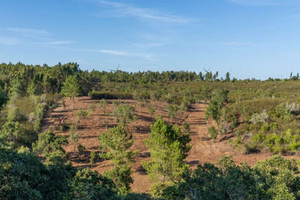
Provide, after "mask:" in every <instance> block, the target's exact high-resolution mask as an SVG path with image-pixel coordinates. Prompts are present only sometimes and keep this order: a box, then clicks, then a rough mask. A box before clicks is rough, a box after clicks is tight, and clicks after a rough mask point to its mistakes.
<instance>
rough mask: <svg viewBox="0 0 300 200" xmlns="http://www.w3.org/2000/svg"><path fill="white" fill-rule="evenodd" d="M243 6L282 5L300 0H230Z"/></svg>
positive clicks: (296, 2) (297, 2) (292, 3)
mask: <svg viewBox="0 0 300 200" xmlns="http://www.w3.org/2000/svg"><path fill="white" fill-rule="evenodd" d="M229 1H230V2H232V3H236V4H240V5H243V6H280V5H294V4H298V5H299V4H300V2H299V0H229Z"/></svg>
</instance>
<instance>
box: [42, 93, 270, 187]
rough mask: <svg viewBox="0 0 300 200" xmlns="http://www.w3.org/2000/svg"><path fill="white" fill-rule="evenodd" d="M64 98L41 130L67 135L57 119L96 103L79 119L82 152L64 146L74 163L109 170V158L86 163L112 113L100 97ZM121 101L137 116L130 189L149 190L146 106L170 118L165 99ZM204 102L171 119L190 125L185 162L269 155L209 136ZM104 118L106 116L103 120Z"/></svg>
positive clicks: (249, 159) (133, 128) (72, 119)
mask: <svg viewBox="0 0 300 200" xmlns="http://www.w3.org/2000/svg"><path fill="white" fill-rule="evenodd" d="M65 100H66V108H65V109H64V110H63V108H62V107H61V104H60V105H59V107H58V108H56V109H55V110H54V111H53V112H51V113H47V116H46V118H45V120H44V124H45V126H44V130H46V129H47V128H49V127H50V126H52V127H53V130H54V131H55V133H56V134H60V135H65V136H69V134H70V133H69V131H66V132H59V131H58V130H55V128H56V127H57V126H58V123H59V122H58V121H59V120H58V118H60V117H65V123H67V124H68V125H71V124H74V123H75V120H76V112H77V111H78V110H79V109H83V110H87V109H88V107H89V106H90V105H91V104H92V103H95V105H96V109H95V111H94V112H93V114H92V116H91V117H90V118H89V119H82V120H81V121H80V126H81V128H80V129H78V130H77V133H78V134H79V136H80V138H79V143H80V144H82V145H83V146H85V147H86V151H85V154H84V155H82V156H80V157H79V156H78V153H77V152H75V153H74V146H73V145H71V144H70V145H68V146H66V147H65V150H66V151H67V152H68V153H69V154H70V159H71V161H72V163H73V165H74V166H76V167H79V168H83V167H91V168H92V169H93V170H96V171H98V172H100V173H103V172H104V171H107V170H109V169H110V168H111V167H112V165H111V164H110V161H101V160H97V161H96V162H95V164H93V165H92V166H91V165H90V164H89V155H90V152H91V151H95V152H99V150H98V147H99V141H98V136H99V134H100V133H103V132H105V131H106V130H107V128H106V126H112V125H116V121H115V120H114V118H112V117H105V115H104V113H103V109H102V106H101V104H100V103H99V102H100V101H99V100H91V99H90V98H89V97H78V98H75V103H74V109H72V101H70V100H69V99H65ZM113 101H114V100H108V101H107V102H108V105H107V109H106V111H107V112H108V113H112V110H113V105H112V102H113ZM122 102H125V103H128V104H130V105H132V106H133V107H134V108H135V114H136V115H137V117H138V120H136V121H135V122H133V123H130V124H129V130H130V131H131V132H133V139H134V144H133V146H132V150H138V151H139V153H138V154H137V156H136V158H135V163H134V164H133V165H132V170H133V172H134V173H133V175H132V176H133V178H134V183H133V184H132V189H133V191H134V192H148V191H149V187H150V185H151V183H150V182H149V180H148V177H147V174H146V173H145V172H144V171H143V170H142V168H141V162H142V161H144V160H148V159H150V151H149V149H147V147H146V146H145V144H144V142H143V140H144V139H145V138H147V137H148V136H149V134H150V125H151V124H152V123H153V122H154V121H155V117H152V116H151V115H150V113H149V106H150V105H154V106H155V107H156V112H155V114H154V115H155V116H162V117H163V119H164V120H165V121H169V119H168V117H167V116H168V115H167V110H166V106H167V104H166V103H164V102H154V101H151V102H150V103H147V105H145V106H142V107H141V106H140V105H139V103H138V102H137V101H135V100H123V101H122ZM205 106H206V105H205V104H203V103H197V104H193V105H192V108H191V109H189V110H188V111H187V112H185V113H184V114H180V113H179V114H178V115H177V118H176V119H174V120H173V123H174V124H178V125H179V126H181V125H182V124H183V122H184V119H185V121H186V122H187V123H189V124H190V125H191V133H190V136H191V138H192V141H191V143H190V144H191V145H192V149H191V150H190V152H189V154H188V157H187V159H186V162H187V163H188V164H189V165H190V166H191V168H195V167H196V166H197V165H198V164H203V163H205V162H211V163H216V162H217V161H218V160H219V159H220V157H221V156H224V155H232V156H233V159H234V161H235V162H236V163H237V164H239V163H240V162H247V163H248V164H249V165H251V166H253V165H255V164H256V163H257V162H258V161H260V160H264V159H266V158H268V157H270V156H271V154H267V153H259V154H249V155H244V154H241V153H239V152H237V151H236V150H235V149H233V148H232V147H231V146H230V145H229V144H228V143H227V139H224V138H223V139H222V136H220V137H219V138H217V140H216V141H213V140H211V139H210V137H209V134H208V132H207V123H206V121H205V116H204V115H205V114H204V113H205ZM50 116H51V118H52V121H51V118H50ZM105 118H107V119H106V120H105ZM223 137H224V136H223Z"/></svg>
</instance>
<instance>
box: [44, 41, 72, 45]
mask: <svg viewBox="0 0 300 200" xmlns="http://www.w3.org/2000/svg"><path fill="white" fill-rule="evenodd" d="M73 43H75V41H72V40H58V41H49V42H40V43H38V44H44V45H64V44H73Z"/></svg>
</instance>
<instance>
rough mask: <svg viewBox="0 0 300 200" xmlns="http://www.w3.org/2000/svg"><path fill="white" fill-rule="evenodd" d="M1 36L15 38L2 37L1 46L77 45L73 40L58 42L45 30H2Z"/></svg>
mask: <svg viewBox="0 0 300 200" xmlns="http://www.w3.org/2000/svg"><path fill="white" fill-rule="evenodd" d="M0 30H1V34H2V35H4V36H11V35H12V36H13V37H2V38H0V44H5V45H15V44H26V45H47V46H50V45H67V44H72V43H75V42H74V41H71V40H57V39H56V38H55V37H54V35H53V34H52V33H51V32H49V31H47V30H44V29H32V28H21V27H9V28H4V27H2V28H0Z"/></svg>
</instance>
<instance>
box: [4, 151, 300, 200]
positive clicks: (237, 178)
mask: <svg viewBox="0 0 300 200" xmlns="http://www.w3.org/2000/svg"><path fill="white" fill-rule="evenodd" d="M296 173H298V167H297V163H296V161H294V160H287V159H283V158H282V157H280V156H274V157H271V158H269V159H267V160H265V161H260V162H259V163H257V165H256V166H255V167H254V168H250V167H249V166H248V165H247V164H241V165H240V166H237V165H235V164H234V162H233V160H232V159H231V158H230V157H229V156H227V157H224V158H222V159H221V160H220V161H219V162H218V163H217V164H216V165H213V164H207V163H206V164H204V165H198V167H197V169H195V170H194V171H191V170H186V171H185V173H183V174H182V181H180V182H178V183H173V184H172V186H169V187H167V188H166V189H164V188H160V190H157V191H160V192H161V193H159V194H157V195H159V196H160V197H159V198H151V197H150V196H149V195H146V194H135V193H129V194H127V195H126V196H118V194H117V191H118V189H117V188H116V186H115V184H114V183H113V181H112V180H110V179H108V178H105V177H103V176H101V175H99V174H98V173H97V172H95V171H92V170H90V169H88V168H86V169H83V170H77V169H76V168H73V167H72V166H70V165H52V164H51V165H44V164H43V163H42V162H41V161H40V160H39V158H38V157H36V156H35V155H33V154H31V153H30V152H28V149H27V150H26V151H25V150H24V151H23V153H17V152H15V151H13V150H9V149H3V148H0V199H19V200H42V199H43V200H53V199H56V200H74V199H75V200H151V199H152V200H154V199H156V200H158V199H160V200H200V199H207V200H230V199H247V200H248V199H249V200H252V199H253V200H255V199H264V200H272V199H278V200H283V199H284V200H296V199H299V198H300V178H299V177H298V176H296Z"/></svg>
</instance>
